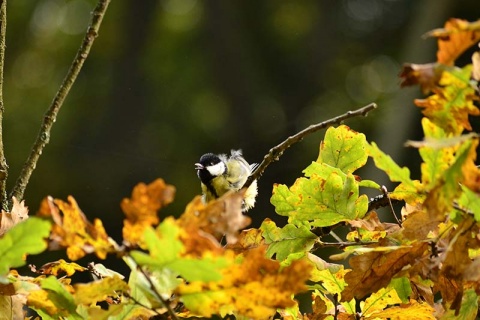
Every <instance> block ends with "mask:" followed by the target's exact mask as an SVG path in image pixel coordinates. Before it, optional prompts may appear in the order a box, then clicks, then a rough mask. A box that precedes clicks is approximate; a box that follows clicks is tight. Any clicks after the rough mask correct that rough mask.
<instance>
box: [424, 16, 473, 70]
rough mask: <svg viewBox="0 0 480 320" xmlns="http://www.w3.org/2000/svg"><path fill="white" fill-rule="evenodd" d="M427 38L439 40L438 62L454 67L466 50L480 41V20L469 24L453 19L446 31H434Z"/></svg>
mask: <svg viewBox="0 0 480 320" xmlns="http://www.w3.org/2000/svg"><path fill="white" fill-rule="evenodd" d="M426 36H431V37H436V38H438V51H437V60H438V62H439V63H442V64H445V65H453V64H454V62H455V60H457V58H458V57H459V56H460V55H461V54H462V53H463V52H465V50H467V49H468V48H470V47H471V46H473V45H474V44H475V43H477V42H478V41H479V40H480V20H478V21H475V22H468V21H466V20H461V19H455V18H452V19H450V20H448V21H447V22H446V23H445V28H444V29H435V30H432V31H430V32H428V33H427V34H426Z"/></svg>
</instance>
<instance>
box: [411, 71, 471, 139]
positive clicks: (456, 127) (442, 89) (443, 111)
mask: <svg viewBox="0 0 480 320" xmlns="http://www.w3.org/2000/svg"><path fill="white" fill-rule="evenodd" d="M471 73H472V66H471V65H468V66H466V67H465V68H463V69H458V68H455V69H451V70H448V71H445V72H443V73H442V77H441V79H440V86H439V87H437V88H435V89H434V90H433V92H434V94H433V95H431V96H429V97H428V98H427V99H416V100H415V104H416V105H417V106H418V107H421V108H423V110H422V113H423V114H424V115H425V116H426V117H428V118H429V119H430V120H431V121H432V122H433V123H435V124H436V125H437V126H439V127H441V128H442V129H443V130H445V132H446V133H449V134H454V135H459V134H461V133H462V132H463V130H464V129H466V130H472V126H471V124H470V122H469V119H468V117H469V115H479V114H480V110H479V109H478V108H477V107H476V106H475V105H474V101H475V100H476V99H478V98H477V97H476V95H475V89H474V88H473V86H472V85H471V83H470V75H471Z"/></svg>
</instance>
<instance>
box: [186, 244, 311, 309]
mask: <svg viewBox="0 0 480 320" xmlns="http://www.w3.org/2000/svg"><path fill="white" fill-rule="evenodd" d="M311 268H312V266H311V264H310V263H309V262H307V261H305V260H296V261H293V262H292V263H291V264H290V265H289V266H287V267H284V268H282V267H281V266H280V262H278V261H274V260H270V259H267V258H266V257H265V250H264V248H256V249H252V250H249V251H247V252H246V253H245V254H244V255H243V257H242V259H241V261H240V262H238V263H236V264H234V265H231V266H230V267H229V268H225V269H223V270H222V279H221V280H220V281H212V282H197V281H195V282H190V283H184V284H181V285H180V286H179V287H178V289H177V294H178V295H179V297H180V300H181V301H182V302H183V303H184V304H185V306H186V307H187V308H188V309H189V310H190V311H191V312H192V313H193V314H198V315H201V316H204V317H210V316H211V315H212V314H220V315H226V314H237V315H242V316H245V317H250V318H254V319H268V318H269V317H271V316H273V315H274V314H275V312H276V310H277V308H288V307H292V306H294V305H295V301H294V300H293V299H292V295H293V294H296V293H299V292H302V291H304V290H306V286H305V281H307V280H308V278H309V277H310V270H311Z"/></svg>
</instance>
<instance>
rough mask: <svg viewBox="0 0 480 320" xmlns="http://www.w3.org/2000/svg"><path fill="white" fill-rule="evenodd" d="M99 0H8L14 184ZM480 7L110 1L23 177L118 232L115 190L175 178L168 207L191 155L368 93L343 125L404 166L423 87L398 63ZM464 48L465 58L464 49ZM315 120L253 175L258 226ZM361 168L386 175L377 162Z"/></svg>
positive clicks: (359, 0) (240, 144) (424, 56)
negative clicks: (409, 82)
mask: <svg viewBox="0 0 480 320" xmlns="http://www.w3.org/2000/svg"><path fill="white" fill-rule="evenodd" d="M94 5H95V1H92V0H70V1H68V0H41V1H30V0H15V1H9V2H8V26H7V51H6V74H5V87H4V96H5V108H6V112H5V119H4V140H5V146H6V157H7V161H8V164H9V165H10V175H9V181H8V183H9V186H10V188H11V186H12V185H13V183H14V181H15V179H16V178H17V175H18V173H19V171H20V168H21V166H22V164H23V162H24V161H25V159H26V157H27V155H28V153H29V150H30V147H31V145H32V143H33V141H34V138H35V137H36V135H37V133H38V129H39V126H40V123H41V120H42V116H43V114H44V112H45V110H46V109H47V107H48V106H49V104H50V102H51V100H52V98H53V96H54V94H55V92H56V90H57V89H58V87H59V85H60V83H61V81H62V79H63V77H64V75H65V73H66V71H67V69H68V67H69V65H70V63H71V61H72V59H73V57H74V55H75V53H76V51H77V49H78V47H79V45H80V42H81V40H82V37H83V33H84V31H85V30H86V27H87V24H88V22H89V19H90V12H91V11H92V9H93V7H94ZM450 17H458V18H463V19H467V20H470V21H473V20H477V19H478V18H480V5H479V2H478V0H456V1H454V0H425V1H423V0H422V1H419V0H403V1H400V0H324V1H318V0H310V1H308V0H302V1H300V0H286V1H274V0H265V1H257V0H235V1H233V0H232V1H224V0H206V1H198V0H164V1H157V0H142V1H112V3H111V4H110V8H109V10H108V12H107V15H106V17H105V19H104V23H103V26H102V28H101V30H100V34H99V37H98V38H97V40H96V42H95V44H94V46H93V49H92V51H91V54H90V56H89V57H88V60H87V61H86V63H85V66H84V68H83V70H82V72H81V74H80V76H79V78H78V80H77V82H76V83H75V85H74V87H73V89H72V91H71V93H70V95H69V96H68V98H67V100H66V102H65V104H64V106H63V108H62V110H61V111H60V114H59V117H58V119H57V122H56V124H55V125H54V128H53V131H52V137H51V142H50V144H49V145H48V146H47V148H46V149H45V151H44V153H43V155H42V157H41V159H40V161H39V163H38V165H37V169H36V171H35V172H34V174H33V176H32V179H31V181H30V184H29V186H28V188H27V191H26V194H25V199H26V204H27V205H28V206H29V207H30V210H31V211H32V212H35V211H36V210H37V208H38V205H39V203H40V201H41V199H42V198H44V197H45V196H47V195H52V196H54V197H56V198H62V199H66V197H67V195H69V194H71V195H73V196H74V197H75V198H76V199H77V201H78V203H79V204H80V207H81V208H82V209H83V210H84V211H85V213H86V215H87V216H88V218H89V219H90V220H92V219H93V218H94V217H98V218H100V219H102V220H103V222H104V224H105V226H106V229H107V232H108V233H109V234H110V235H111V236H112V237H114V238H115V239H116V240H117V241H120V240H121V237H120V236H121V228H122V220H123V215H122V213H121V210H120V207H119V203H120V201H121V199H122V198H123V197H127V196H129V195H130V192H131V190H132V188H133V186H134V185H135V184H137V183H138V182H142V181H143V182H151V181H153V180H154V179H156V178H158V177H162V178H163V179H165V180H166V181H167V182H168V183H170V184H173V185H175V186H176V188H177V195H176V200H175V202H174V203H173V204H172V205H170V206H169V207H167V208H166V209H165V210H163V211H162V212H161V215H162V216H166V215H179V214H181V213H182V212H183V210H184V208H185V206H186V204H187V203H188V202H189V201H190V200H191V199H192V198H193V197H194V196H195V195H197V194H199V192H200V188H199V181H198V179H197V177H196V173H195V171H194V166H193V164H194V163H195V162H196V161H197V160H198V158H199V157H200V156H201V155H202V154H203V153H206V152H214V153H228V152H229V150H230V149H232V148H240V149H242V150H243V151H244V155H245V157H246V158H247V160H248V161H250V162H260V161H261V160H262V158H263V156H264V154H265V153H266V152H267V151H268V150H269V149H270V148H271V147H273V146H275V145H277V144H278V143H280V142H281V141H283V140H284V139H285V138H286V137H288V136H289V135H292V134H294V133H296V132H298V131H299V130H301V129H303V128H305V127H306V126H308V125H310V124H312V123H317V122H321V121H324V120H327V119H329V118H331V117H333V116H336V115H339V114H341V113H344V112H346V111H348V110H352V109H355V108H357V107H360V106H363V105H365V104H368V103H370V102H376V103H377V104H378V105H379V107H380V108H379V109H378V110H377V111H374V112H373V113H371V114H370V115H369V116H368V117H367V118H358V119H353V120H349V121H347V122H346V124H347V125H349V126H351V127H352V128H353V129H355V130H357V131H361V132H363V133H365V134H366V135H367V139H368V140H369V141H376V142H377V143H378V144H379V146H380V147H381V148H382V149H383V150H385V151H386V152H388V153H389V154H391V155H392V157H393V158H394V159H395V160H396V161H397V162H398V163H400V164H402V165H408V166H409V167H410V168H411V169H412V174H413V176H414V177H417V178H418V156H417V152H416V151H415V150H409V149H405V148H404V147H403V143H404V142H405V140H407V139H421V131H420V123H419V119H420V117H421V114H420V110H419V109H418V108H416V107H415V106H414V104H413V98H415V97H421V94H420V91H419V90H418V88H408V89H400V88H399V79H398V73H399V70H400V67H401V65H402V63H404V62H414V63H426V62H432V61H434V60H435V51H436V41H435V40H434V39H422V38H421V36H422V34H424V33H425V32H427V31H429V30H431V29H434V28H438V27H442V26H443V24H444V22H445V21H446V19H448V18H450ZM468 58H469V57H468V56H467V57H466V58H465V59H466V60H465V61H466V63H467V62H468ZM323 134H324V132H321V133H316V134H314V135H311V136H309V137H307V138H306V139H305V140H304V141H303V142H301V143H299V144H297V145H294V146H293V147H292V148H291V149H289V150H287V152H286V153H285V154H284V156H283V157H282V158H281V159H280V161H279V162H276V163H274V164H272V165H271V166H270V167H269V168H268V169H267V171H266V173H265V174H264V176H263V177H262V179H261V180H260V181H259V186H260V194H259V197H258V205H257V206H256V207H255V208H254V209H253V210H251V211H250V212H249V215H250V216H252V217H254V218H255V220H254V223H253V226H254V227H258V226H259V225H260V223H261V221H262V220H263V219H264V218H266V217H270V218H275V217H276V215H275V212H274V209H273V207H272V206H271V205H270V203H269V199H270V196H271V190H272V185H273V183H284V184H288V185H291V184H292V183H293V182H294V180H295V178H296V177H299V176H301V171H302V170H303V169H304V168H305V167H306V166H307V165H308V164H309V163H310V162H311V161H313V160H315V159H316V157H317V155H318V147H319V143H320V140H321V138H322V137H323ZM360 174H361V176H362V177H363V178H364V179H375V180H377V181H378V182H380V183H387V179H386V177H385V176H384V175H378V173H377V172H375V171H374V170H371V169H368V168H367V169H366V170H364V171H362V172H361V173H360Z"/></svg>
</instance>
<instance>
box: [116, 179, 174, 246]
mask: <svg viewBox="0 0 480 320" xmlns="http://www.w3.org/2000/svg"><path fill="white" fill-rule="evenodd" d="M174 195H175V187H174V186H172V185H169V184H166V183H165V182H164V181H163V179H157V180H155V181H153V182H152V183H150V184H148V185H147V184H145V183H139V184H137V185H136V186H135V187H134V188H133V191H132V196H131V197H130V198H124V199H123V200H122V202H121V204H120V206H121V208H122V211H123V212H124V213H125V216H126V219H125V220H124V221H123V223H124V225H123V239H124V240H125V241H127V242H129V243H130V244H132V245H136V244H139V243H140V242H141V239H142V237H143V231H144V230H145V229H147V228H148V227H150V226H153V225H157V224H158V222H159V219H158V215H157V211H158V210H160V209H161V208H163V207H165V206H166V205H168V204H169V203H171V202H172V201H173V198H174Z"/></svg>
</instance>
